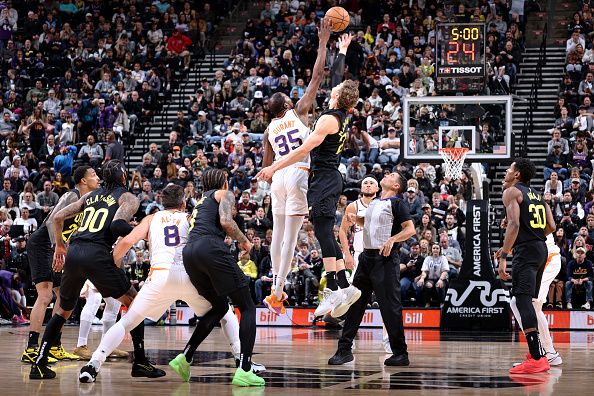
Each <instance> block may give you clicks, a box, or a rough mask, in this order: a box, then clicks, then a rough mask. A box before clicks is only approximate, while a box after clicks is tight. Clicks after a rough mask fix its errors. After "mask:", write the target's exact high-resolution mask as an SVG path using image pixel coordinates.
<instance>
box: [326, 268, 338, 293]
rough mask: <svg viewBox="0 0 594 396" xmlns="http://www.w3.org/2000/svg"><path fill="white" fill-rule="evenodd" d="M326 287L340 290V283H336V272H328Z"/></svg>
mask: <svg viewBox="0 0 594 396" xmlns="http://www.w3.org/2000/svg"><path fill="white" fill-rule="evenodd" d="M326 282H327V283H326V287H327V288H328V289H330V290H332V291H335V290H338V283H336V272H335V271H328V272H326Z"/></svg>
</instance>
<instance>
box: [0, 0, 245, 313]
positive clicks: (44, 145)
mask: <svg viewBox="0 0 594 396" xmlns="http://www.w3.org/2000/svg"><path fill="white" fill-rule="evenodd" d="M233 4H234V1H233V0H228V1H221V2H217V4H216V7H212V8H211V4H210V3H208V2H205V1H186V0H155V1H142V0H127V1H116V0H63V1H60V2H38V1H29V0H27V1H17V0H6V1H1V2H0V75H1V79H0V172H1V175H2V176H3V181H2V184H3V185H2V191H1V192H0V207H1V208H0V224H2V228H1V230H0V237H1V239H2V245H1V246H2V251H1V253H0V261H1V262H2V266H1V268H2V271H0V280H1V281H2V282H1V284H0V296H2V298H1V300H0V301H1V302H2V304H0V307H1V312H0V316H2V317H3V318H7V319H8V320H9V321H10V319H11V318H12V319H13V321H14V322H17V323H20V322H22V321H23V318H22V314H23V312H26V311H27V309H26V305H27V302H26V299H25V297H26V295H27V294H28V291H27V290H28V288H31V280H30V274H29V266H28V261H27V259H26V251H25V247H26V244H27V237H28V235H29V234H30V233H31V232H33V231H35V229H36V228H37V227H38V226H39V225H40V224H41V223H42V222H43V220H44V219H45V217H46V216H47V215H48V213H49V212H50V211H51V210H52V208H53V207H54V206H55V205H56V203H57V201H58V199H59V197H60V196H61V195H62V194H63V193H64V192H66V191H68V190H69V189H70V188H72V187H73V183H72V170H73V167H76V166H78V165H79V164H90V165H91V166H93V167H94V168H96V169H99V168H100V166H101V165H102V164H103V163H104V162H105V161H107V160H109V159H120V160H123V159H124V155H125V147H130V146H132V145H134V142H135V139H136V138H137V137H138V136H139V134H140V133H142V131H143V129H144V127H145V126H146V125H147V123H149V122H150V121H151V119H152V117H153V115H154V114H155V113H156V112H158V111H159V110H160V108H161V106H162V104H163V102H164V101H165V100H166V98H167V97H168V95H169V93H170V91H171V90H172V89H174V88H175V87H176V86H178V85H179V84H180V81H183V78H182V76H184V75H186V74H187V73H188V70H187V69H188V68H189V67H190V66H191V63H190V62H191V60H192V56H193V54H196V53H200V52H201V51H200V49H201V47H202V46H203V45H204V44H205V40H206V39H207V38H208V37H209V36H210V35H211V34H212V33H213V32H214V31H215V29H216V27H217V25H218V24H219V23H220V20H221V18H222V17H223V16H225V15H226V14H227V13H228V11H230V10H231V7H232V6H233ZM151 176H152V175H151ZM153 205H156V204H153ZM4 271H6V272H8V273H4ZM33 296H34V294H33ZM29 302H30V303H31V301H29ZM3 320H6V319H3Z"/></svg>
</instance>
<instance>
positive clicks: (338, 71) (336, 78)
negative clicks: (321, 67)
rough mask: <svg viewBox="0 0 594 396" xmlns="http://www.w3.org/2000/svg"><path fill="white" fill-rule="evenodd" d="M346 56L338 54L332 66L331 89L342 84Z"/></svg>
mask: <svg viewBox="0 0 594 396" xmlns="http://www.w3.org/2000/svg"><path fill="white" fill-rule="evenodd" d="M345 58H346V57H345V56H344V55H343V54H338V56H337V57H336V59H335V60H334V63H333V64H332V73H331V75H332V80H331V81H332V82H331V83H330V87H331V88H334V87H335V86H337V85H338V84H340V83H341V82H342V78H343V76H344V60H345Z"/></svg>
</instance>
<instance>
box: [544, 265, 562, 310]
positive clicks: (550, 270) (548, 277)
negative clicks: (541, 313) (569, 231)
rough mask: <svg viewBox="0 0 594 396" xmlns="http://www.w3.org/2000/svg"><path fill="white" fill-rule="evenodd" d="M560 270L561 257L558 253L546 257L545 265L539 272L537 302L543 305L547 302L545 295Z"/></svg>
mask: <svg viewBox="0 0 594 396" xmlns="http://www.w3.org/2000/svg"><path fill="white" fill-rule="evenodd" d="M560 270H561V255H560V254H559V253H551V254H549V256H548V257H547V261H546V264H545V265H544V267H543V269H542V270H541V271H540V272H539V273H540V276H541V280H540V288H539V290H538V301H540V302H542V303H543V304H544V303H546V302H547V295H548V294H549V286H551V282H553V280H554V279H555V278H556V277H557V275H559V271H560Z"/></svg>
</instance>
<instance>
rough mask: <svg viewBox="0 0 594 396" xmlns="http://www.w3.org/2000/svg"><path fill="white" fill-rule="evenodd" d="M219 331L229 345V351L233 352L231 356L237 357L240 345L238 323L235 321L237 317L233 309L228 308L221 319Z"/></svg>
mask: <svg viewBox="0 0 594 396" xmlns="http://www.w3.org/2000/svg"><path fill="white" fill-rule="evenodd" d="M221 330H222V331H223V334H225V337H226V338H227V341H229V345H231V350H232V351H233V356H237V355H239V354H240V353H241V343H240V342H239V321H238V320H237V316H235V313H234V312H233V307H231V306H229V310H228V311H227V313H226V314H225V316H223V319H221Z"/></svg>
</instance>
